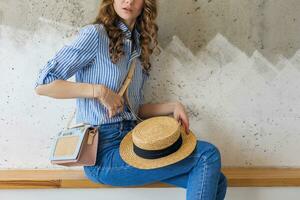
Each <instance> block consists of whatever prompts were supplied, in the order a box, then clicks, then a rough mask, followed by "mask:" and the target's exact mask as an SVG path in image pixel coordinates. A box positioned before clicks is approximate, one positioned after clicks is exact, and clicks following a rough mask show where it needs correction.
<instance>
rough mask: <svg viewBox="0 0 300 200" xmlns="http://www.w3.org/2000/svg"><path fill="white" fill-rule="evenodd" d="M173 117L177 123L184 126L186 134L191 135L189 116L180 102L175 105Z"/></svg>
mask: <svg viewBox="0 0 300 200" xmlns="http://www.w3.org/2000/svg"><path fill="white" fill-rule="evenodd" d="M173 115H174V118H175V119H176V120H177V121H180V123H181V124H182V125H183V126H184V128H185V132H186V134H189V132H190V129H189V119H188V115H187V113H186V111H185V108H184V106H183V105H182V104H181V103H180V102H177V103H176V104H175V106H174V111H173Z"/></svg>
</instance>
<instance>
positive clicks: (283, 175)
mask: <svg viewBox="0 0 300 200" xmlns="http://www.w3.org/2000/svg"><path fill="white" fill-rule="evenodd" d="M222 171H223V172H224V174H225V175H226V177H227V178H228V186H229V187H272V186H273V187H274V186H300V169H299V168H264V167H252V168H244V167H225V168H222ZM112 187H114V186H110V185H103V184H96V183H93V182H92V181H90V180H88V179H87V178H86V177H85V175H84V171H83V170H71V169H68V170H57V169H54V170H41V169H38V170H33V169H32V170H27V169H24V170H23V169H20V170H15V169H12V170H0V189H41V188H45V189H49V188H112ZM139 187H142V188H163V187H175V186H173V185H169V184H165V183H161V182H157V183H153V184H149V185H143V186H135V187H134V188H139ZM131 188H132V187H131Z"/></svg>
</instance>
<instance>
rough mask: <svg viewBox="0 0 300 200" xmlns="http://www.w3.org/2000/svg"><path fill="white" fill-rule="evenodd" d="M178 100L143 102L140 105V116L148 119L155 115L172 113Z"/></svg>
mask: <svg viewBox="0 0 300 200" xmlns="http://www.w3.org/2000/svg"><path fill="white" fill-rule="evenodd" d="M177 104H178V102H176V101H175V102H166V103H151V104H150V103H148V104H142V105H141V106H140V107H139V112H138V116H139V117H140V118H142V119H147V118H150V117H155V116H162V115H171V114H173V111H174V109H175V107H176V105H177Z"/></svg>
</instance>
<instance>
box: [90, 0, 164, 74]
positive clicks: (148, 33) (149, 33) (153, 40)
mask: <svg viewBox="0 0 300 200" xmlns="http://www.w3.org/2000/svg"><path fill="white" fill-rule="evenodd" d="M156 17H157V4H156V0H144V7H143V9H142V12H141V14H140V15H139V16H138V17H137V20H136V24H135V26H136V28H137V29H138V30H139V31H140V33H141V34H140V45H141V55H140V57H139V58H140V60H141V63H142V66H143V69H144V70H145V71H146V72H147V73H148V72H149V71H150V68H151V63H150V56H151V54H152V53H153V51H154V50H155V49H156V48H157V45H158V41H157V32H158V26H157V24H156V22H155V19H156ZM118 20H120V17H119V16H118V14H117V13H116V12H115V10H114V7H113V0H102V2H101V4H100V9H99V13H98V16H97V17H96V19H95V21H94V22H93V24H100V23H101V24H103V25H104V27H105V29H106V32H107V34H108V37H109V55H110V59H111V61H112V62H113V63H117V62H118V61H119V59H120V58H121V57H122V56H123V55H124V49H123V45H124V44H123V39H124V35H123V32H122V30H121V29H119V28H118V27H117V26H116V22H117V21H118ZM157 50H158V51H159V49H158V48H157ZM159 52H160V51H159Z"/></svg>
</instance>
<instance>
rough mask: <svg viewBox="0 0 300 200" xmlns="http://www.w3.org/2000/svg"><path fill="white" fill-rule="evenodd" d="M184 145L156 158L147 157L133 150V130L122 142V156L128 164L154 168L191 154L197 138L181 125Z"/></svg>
mask: <svg viewBox="0 0 300 200" xmlns="http://www.w3.org/2000/svg"><path fill="white" fill-rule="evenodd" d="M181 136H182V145H181V147H180V148H179V149H178V150H177V151H176V152H174V153H172V154H170V155H168V156H165V157H162V158H156V159H145V158H142V157H140V156H138V155H136V154H135V152H134V151H133V142H132V131H130V132H128V133H127V134H126V135H125V136H124V138H123V139H122V141H121V143H120V149H119V152H120V156H121V158H122V159H123V160H124V162H126V163H127V164H128V165H131V166H133V167H136V168H139V169H154V168H159V167H164V166H167V165H170V164H173V163H176V162H178V161H180V160H182V159H184V158H186V157H187V156H189V155H190V154H191V153H192V152H193V151H194V149H195V147H196V143H197V138H196V136H195V134H194V133H193V132H192V131H190V132H189V134H188V135H187V134H186V133H185V132H184V129H183V126H181Z"/></svg>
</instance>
